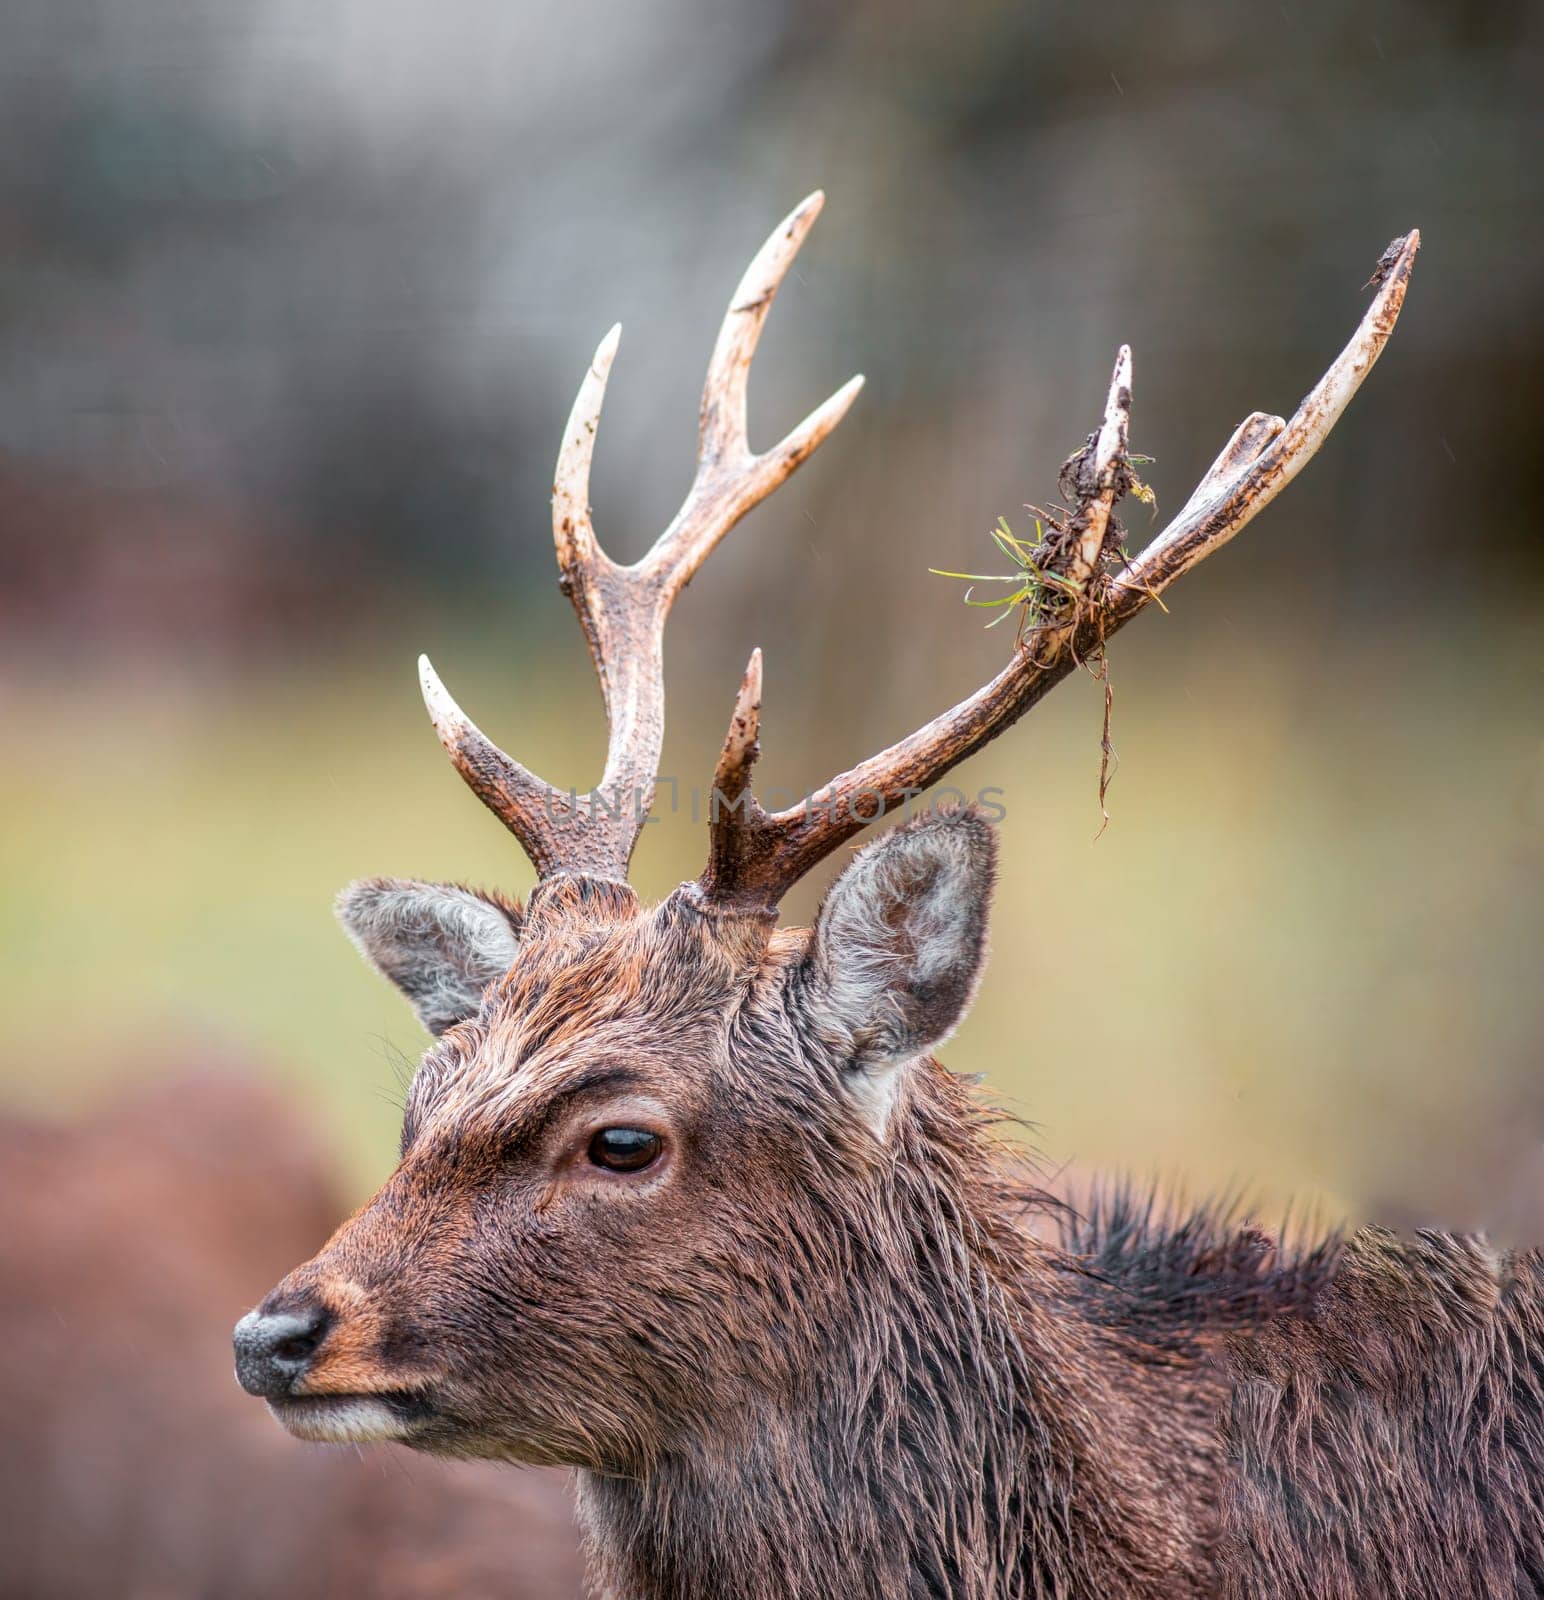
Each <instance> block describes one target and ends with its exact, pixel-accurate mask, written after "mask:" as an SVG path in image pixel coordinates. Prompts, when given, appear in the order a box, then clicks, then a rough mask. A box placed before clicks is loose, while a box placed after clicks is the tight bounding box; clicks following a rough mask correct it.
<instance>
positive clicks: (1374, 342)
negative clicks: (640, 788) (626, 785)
mask: <svg viewBox="0 0 1544 1600" xmlns="http://www.w3.org/2000/svg"><path fill="white" fill-rule="evenodd" d="M1419 248H1420V234H1419V233H1418V232H1411V233H1410V234H1408V235H1406V236H1405V237H1404V238H1402V239H1396V240H1395V241H1394V243H1393V244H1392V245H1390V246H1389V248H1388V250H1387V251H1385V253H1384V255H1383V257H1382V259H1381V260H1380V262H1379V265H1378V271H1377V273H1376V274H1375V282H1376V283H1377V284H1378V286H1379V287H1378V292H1377V294H1376V295H1375V297H1374V299H1373V302H1372V304H1371V305H1370V306H1369V307H1368V309H1367V311H1366V313H1365V315H1364V316H1363V318H1362V320H1361V324H1360V325H1359V327H1358V328H1357V331H1356V333H1355V335H1354V336H1353V337H1352V339H1351V342H1350V343H1349V344H1348V345H1347V346H1346V348H1345V349H1344V350H1343V351H1342V352H1341V354H1340V355H1339V357H1337V359H1336V360H1335V361H1334V362H1333V363H1332V364H1331V366H1330V368H1329V370H1328V371H1327V372H1326V373H1325V375H1324V376H1323V378H1321V379H1320V380H1319V382H1318V383H1317V384H1316V385H1315V386H1314V388H1313V389H1312V391H1311V392H1310V393H1309V395H1308V397H1307V398H1306V399H1305V400H1304V401H1303V403H1302V405H1301V406H1299V407H1298V409H1297V412H1296V413H1295V415H1294V416H1293V417H1292V420H1291V421H1290V422H1287V423H1283V422H1282V421H1281V419H1280V418H1279V417H1272V416H1268V415H1266V414H1264V413H1261V412H1256V413H1254V414H1253V415H1251V416H1250V417H1248V418H1246V419H1245V421H1244V422H1243V423H1242V424H1241V425H1240V426H1239V428H1238V429H1237V431H1236V432H1235V433H1234V435H1233V437H1232V439H1230V440H1229V442H1228V444H1227V445H1226V446H1225V447H1224V449H1223V451H1222V453H1221V454H1220V455H1219V456H1218V458H1217V460H1216V461H1215V462H1214V463H1213V464H1212V466H1211V468H1210V469H1209V470H1208V471H1207V473H1206V474H1205V476H1204V477H1203V478H1202V480H1201V482H1200V484H1199V485H1198V486H1197V488H1196V490H1195V492H1194V493H1193V494H1192V495H1191V497H1190V499H1189V500H1188V501H1187V502H1186V504H1185V507H1184V508H1183V510H1181V512H1180V514H1179V515H1178V516H1177V517H1176V518H1175V519H1174V521H1173V522H1171V523H1170V524H1169V526H1168V527H1167V528H1166V529H1165V530H1164V531H1163V532H1162V533H1161V534H1160V535H1159V536H1158V537H1157V538H1156V539H1154V540H1153V542H1152V543H1151V544H1150V545H1149V546H1148V548H1147V549H1146V550H1145V551H1143V553H1142V555H1141V556H1140V557H1138V558H1137V560H1136V561H1134V562H1133V563H1132V564H1131V566H1130V568H1129V569H1127V571H1126V572H1125V573H1123V574H1120V575H1117V576H1112V577H1111V578H1110V579H1109V580H1108V582H1107V584H1105V585H1104V586H1103V587H1100V586H1097V585H1096V586H1093V587H1089V588H1087V589H1086V590H1085V589H1083V588H1082V587H1081V586H1078V587H1079V589H1080V596H1079V604H1078V606H1077V609H1076V611H1075V612H1074V615H1073V619H1072V621H1071V622H1070V623H1068V624H1066V625H1064V626H1062V627H1060V628H1041V629H1037V630H1035V632H1034V640H1033V647H1032V648H1024V649H1021V650H1019V651H1018V652H1017V653H1016V655H1015V657H1014V659H1013V660H1012V661H1011V662H1010V663H1009V664H1008V665H1007V666H1006V667H1004V668H1003V670H1002V671H1001V672H999V673H998V674H997V676H996V677H995V678H993V679H992V680H991V682H990V683H988V684H986V685H984V686H983V687H982V688H981V689H978V690H977V691H976V693H975V694H973V695H971V696H970V697H969V698H968V699H965V700H963V701H961V702H960V703H959V704H958V705H957V706H955V707H953V708H952V709H951V710H949V711H946V712H944V713H943V714H942V715H940V716H937V717H935V718H934V719H933V720H932V721H931V722H929V723H927V724H926V725H925V726H924V727H922V728H919V729H918V730H917V731H916V732H915V733H913V734H911V735H909V736H908V737H907V738H905V739H902V740H900V741H899V743H897V744H894V745H892V746H891V747H890V748H889V749H888V750H884V751H881V752H880V753H879V754H878V755H876V756H871V757H870V758H869V759H868V760H867V761H864V762H862V763H860V764H859V765H858V766H856V767H854V768H852V769H851V771H848V772H844V773H841V774H840V775H838V776H837V777H835V778H833V779H832V780H831V781H830V782H829V783H828V784H826V785H825V786H824V788H823V789H821V790H818V791H816V793H815V794H814V796H813V797H812V798H811V799H810V800H807V801H806V802H805V803H804V804H802V805H800V806H797V807H794V808H791V809H790V810H787V811H779V812H776V813H775V814H772V815H768V814H766V813H765V812H763V811H761V809H760V808H759V807H757V806H755V804H754V801H753V799H752V797H750V796H749V795H748V794H746V795H744V796H743V800H742V804H741V806H740V807H739V812H740V815H739V816H738V817H737V818H736V819H735V820H734V824H733V826H732V827H721V828H715V829H714V830H713V833H712V839H711V854H710V859H709V862H708V867H707V869H706V870H705V871H704V873H703V875H702V877H701V878H700V879H699V880H698V882H697V884H696V885H695V890H696V893H697V894H698V896H699V897H700V898H702V899H704V900H707V901H712V902H715V903H717V904H719V905H730V906H737V907H740V908H742V909H745V910H765V909H767V908H769V907H772V906H775V905H776V904H777V901H778V900H779V899H780V898H781V897H782V895H783V894H784V893H786V892H787V890H788V889H789V888H790V887H791V886H792V885H793V884H794V883H796V882H797V881H798V880H799V879H800V878H801V877H803V876H804V874H805V873H806V872H808V871H809V870H810V868H811V867H813V866H814V865H815V864H816V863H817V862H818V861H820V860H821V859H822V858H823V857H825V856H827V855H829V854H830V853H831V852H832V851H833V850H835V849H837V848H838V847H839V846H840V845H841V844H842V843H843V842H845V841H846V840H848V839H850V838H852V836H853V835H854V834H856V833H858V832H860V831H861V830H862V829H863V828H864V827H866V826H867V825H868V824H869V823H870V822H872V821H874V820H876V819H877V818H878V817H880V816H882V815H884V814H885V813H886V812H889V811H892V810H894V809H895V808H896V807H897V806H899V805H902V804H903V803H905V802H906V801H908V800H910V799H911V798H913V797H915V796H917V795H919V794H921V793H922V792H923V791H924V790H925V789H927V788H928V787H930V786H931V785H932V784H934V783H936V782H937V781H938V780H939V779H940V778H941V777H943V776H944V775H945V774H946V773H947V772H949V771H950V770H951V769H952V768H954V767H955V766H957V765H958V764H959V763H960V762H961V761H963V760H965V759H966V758H967V757H968V756H971V755H973V754H974V753H975V752H976V751H978V750H980V749H981V748H982V747H983V746H984V745H986V744H989V743H990V742H991V741H992V740H993V739H995V738H996V737H997V736H998V735H999V734H1000V733H1002V732H1003V731H1004V730H1005V729H1006V728H1008V727H1011V726H1012V724H1013V723H1015V722H1016V721H1017V720H1018V719H1019V718H1020V717H1022V716H1023V715H1024V714H1025V712H1027V711H1028V710H1030V708H1031V707H1032V706H1034V705H1035V704H1036V703H1037V702H1038V701H1039V700H1040V699H1041V697H1042V696H1043V695H1045V694H1046V693H1048V692H1049V691H1050V690H1051V689H1052V688H1054V687H1055V685H1056V684H1057V683H1059V682H1060V681H1061V680H1062V679H1063V678H1065V677H1066V676H1067V675H1068V674H1069V673H1070V672H1072V671H1073V670H1074V668H1075V667H1076V666H1077V664H1078V662H1079V661H1080V660H1084V659H1086V658H1087V656H1088V654H1089V653H1090V652H1091V651H1094V650H1097V649H1099V648H1100V647H1102V645H1103V644H1104V642H1105V640H1106V639H1107V638H1108V637H1109V635H1110V634H1111V633H1113V632H1115V631H1116V629H1118V628H1120V627H1123V626H1124V625H1125V624H1126V623H1127V622H1129V621H1130V620H1131V618H1132V617H1134V616H1135V615H1136V614H1137V613H1138V612H1139V611H1141V610H1143V609H1144V608H1145V607H1146V606H1147V605H1148V604H1149V603H1150V602H1151V601H1152V600H1154V599H1156V598H1157V596H1158V595H1159V594H1160V593H1161V592H1162V591H1163V590H1164V589H1165V588H1167V587H1168V585H1169V584H1171V583H1172V582H1173V581H1174V580H1175V579H1176V578H1178V577H1179V576H1180V575H1181V574H1183V573H1184V572H1187V571H1188V570H1189V569H1190V568H1191V567H1193V566H1195V565H1196V564H1197V563H1198V562H1200V561H1203V560H1204V559H1205V558H1206V557H1207V556H1209V555H1210V554H1211V553H1212V552H1213V551H1214V550H1217V549H1220V548H1221V546H1222V545H1224V544H1225V543H1227V541H1228V540H1229V539H1231V538H1232V537H1233V536H1234V535H1235V534H1236V533H1237V532H1238V531H1239V529H1241V528H1242V527H1243V526H1244V525H1245V523H1247V522H1248V521H1249V520H1250V519H1251V518H1252V517H1254V516H1255V515H1256V514H1257V513H1258V512H1259V511H1260V510H1261V509H1262V508H1263V507H1264V506H1265V505H1267V504H1268V503H1269V502H1270V500H1271V499H1273V498H1274V497H1275V495H1276V494H1278V493H1279V492H1280V490H1281V489H1282V488H1283V487H1285V485H1286V484H1287V483H1288V482H1290V481H1291V479H1292V478H1293V477H1295V476H1296V474H1297V473H1298V472H1299V471H1301V470H1302V468H1303V466H1304V465H1305V463H1306V462H1307V460H1308V458H1309V457H1310V456H1311V455H1313V453H1314V452H1315V451H1316V450H1317V449H1318V448H1319V446H1320V445H1321V444H1322V443H1323V442H1324V439H1325V438H1326V437H1327V435H1328V434H1329V431H1330V429H1331V428H1332V427H1333V426H1334V424H1335V422H1336V421H1337V420H1338V419H1339V417H1340V415H1341V413H1342V412H1343V411H1344V410H1345V408H1346V406H1347V404H1348V403H1349V402H1350V399H1351V396H1352V395H1353V394H1355V392H1356V390H1357V389H1358V387H1360V385H1361V383H1362V381H1363V380H1364V379H1365V378H1366V376H1367V374H1368V372H1370V371H1371V370H1372V366H1373V363H1374V362H1375V361H1376V360H1377V359H1378V356H1379V354H1380V353H1381V351H1382V349H1383V346H1384V345H1385V344H1386V343H1387V342H1388V339H1389V335H1390V334H1391V333H1392V332H1393V330H1394V324H1395V322H1396V320H1397V319H1398V316H1399V312H1400V308H1401V306H1402V305H1403V304H1404V297H1405V290H1406V287H1407V285H1408V283H1409V279H1410V272H1411V268H1412V267H1413V265H1414V261H1415V255H1416V251H1417V250H1418V249H1419ZM1130 403H1131V393H1130V352H1129V351H1128V350H1126V349H1125V348H1124V347H1122V350H1121V353H1120V356H1119V357H1118V358H1117V361H1116V366H1115V374H1114V377H1113V378H1112V380H1111V384H1110V396H1109V400H1108V401H1107V403H1106V408H1105V417H1104V423H1103V425H1102V427H1101V428H1100V430H1099V433H1098V434H1097V435H1096V436H1095V438H1094V439H1093V440H1092V441H1091V448H1090V449H1089V450H1088V451H1087V453H1086V455H1085V456H1084V457H1083V458H1082V459H1080V460H1078V461H1077V462H1076V464H1075V465H1076V473H1075V475H1076V479H1077V497H1078V502H1079V503H1078V507H1077V510H1076V512H1075V514H1074V517H1073V519H1072V521H1071V523H1070V524H1069V527H1070V528H1071V530H1072V531H1073V532H1074V534H1075V535H1076V536H1077V537H1076V548H1075V552H1074V557H1073V564H1072V567H1071V569H1070V571H1071V572H1072V573H1081V574H1082V582H1083V584H1084V585H1086V584H1087V582H1088V580H1089V579H1090V578H1092V577H1094V576H1095V575H1096V573H1097V572H1098V563H1099V559H1100V556H1101V554H1102V551H1103V539H1104V533H1105V530H1106V528H1107V527H1108V522H1109V516H1110V512H1111V510H1112V509H1113V506H1114V504H1115V501H1116V500H1118V499H1119V498H1120V495H1121V494H1122V493H1124V492H1125V491H1126V488H1127V487H1129V481H1130V480H1129V476H1128V474H1129V470H1130V468H1129V460H1128V458H1127V454H1126V428H1127V422H1128V419H1129V412H1130ZM1096 535H1097V538H1096ZM741 693H742V701H743V699H744V695H745V691H744V690H743V689H742V692H741ZM758 698H759V697H758ZM736 714H737V717H738V716H739V707H738V706H737V712H736ZM742 744H743V739H740V738H737V736H736V734H735V731H734V727H733V726H731V731H730V735H729V738H728V739H726V741H725V747H724V756H723V757H722V758H721V759H720V771H721V772H725V771H728V772H731V773H737V772H740V771H742V770H743V771H744V773H745V774H746V775H747V776H748V771H749V767H748V763H747V762H737V761H735V760H734V759H732V751H733V750H735V749H738V748H740V746H741V745H742Z"/></svg>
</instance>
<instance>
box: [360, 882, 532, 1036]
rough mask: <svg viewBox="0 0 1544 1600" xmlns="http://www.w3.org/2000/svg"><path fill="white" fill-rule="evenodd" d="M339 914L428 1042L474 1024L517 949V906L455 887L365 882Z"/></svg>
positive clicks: (442, 884) (519, 920)
mask: <svg viewBox="0 0 1544 1600" xmlns="http://www.w3.org/2000/svg"><path fill="white" fill-rule="evenodd" d="M337 911H338V920H339V921H340V922H341V923H342V924H343V926H344V928H345V929H346V930H347V932H348V936H349V938H350V939H352V940H353V941H354V943H355V945H356V946H357V947H358V949H359V953H360V954H361V955H362V956H363V957H364V958H365V960H366V961H368V962H369V963H370V965H371V966H373V967H374V968H375V969H376V970H377V971H378V972H379V973H381V975H382V976H383V977H387V978H390V979H391V981H392V982H393V983H394V984H396V986H397V987H398V988H399V989H400V990H401V991H402V992H403V994H405V995H406V996H407V998H408V999H409V1000H410V1001H411V1002H412V1005H413V1009H414V1010H415V1011H416V1012H417V1013H418V1020H419V1021H420V1022H422V1023H423V1025H424V1026H425V1027H426V1028H427V1029H428V1030H429V1032H430V1033H433V1034H441V1033H444V1031H445V1030H446V1029H447V1028H450V1027H453V1026H454V1025H455V1024H456V1023H458V1022H464V1021H466V1019H467V1018H468V1017H471V1016H475V1015H476V1014H477V1009H478V1007H479V1006H480V1005H481V1004H482V996H483V990H484V989H486V988H487V987H488V985H489V984H490V983H492V982H493V981H494V980H495V979H496V978H502V977H503V976H504V974H505V973H506V972H508V971H509V969H510V967H512V966H513V965H514V961H515V957H516V955H517V954H518V953H519V949H520V922H521V918H520V908H519V906H517V905H512V904H511V903H510V902H509V901H507V900H504V899H502V898H500V897H499V896H497V895H492V894H486V893H484V892H483V891H481V890H477V889H463V888H462V887H461V886H460V885H459V884H453V883H417V882H415V881H413V880H412V879H410V878H367V879H365V880H364V881H363V882H361V883H351V884H350V885H349V886H348V888H346V889H345V890H344V891H343V893H342V894H340V895H339V896H338V905H337Z"/></svg>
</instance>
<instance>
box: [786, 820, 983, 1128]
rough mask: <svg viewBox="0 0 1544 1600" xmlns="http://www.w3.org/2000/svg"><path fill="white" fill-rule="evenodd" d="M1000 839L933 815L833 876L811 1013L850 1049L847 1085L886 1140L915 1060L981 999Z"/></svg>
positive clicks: (810, 991) (972, 823) (816, 945)
mask: <svg viewBox="0 0 1544 1600" xmlns="http://www.w3.org/2000/svg"><path fill="white" fill-rule="evenodd" d="M994 854H995V849H994V841H993V837H992V834H991V830H990V827H989V826H988V824H987V823H985V822H984V821H983V820H982V819H981V818H980V817H978V816H976V815H974V814H973V813H970V812H960V813H950V814H945V815H943V816H937V817H929V818H924V819H922V820H921V821H919V822H917V823H914V824H912V825H911V826H910V827H906V828H902V829H898V830H897V831H896V832H894V833H892V834H889V835H888V836H886V837H885V838H883V839H881V840H879V841H878V842H877V843H875V844H873V845H870V846H869V847H868V849H866V850H864V851H862V852H861V853H860V854H859V855H858V857H857V858H856V859H855V860H854V862H853V864H852V865H851V866H850V867H849V868H848V869H847V871H846V872H844V873H843V874H842V876H841V877H840V878H838V879H837V881H836V883H835V884H833V885H832V888H831V892H830V893H829V895H828V896H827V897H826V903H825V905H824V906H823V907H822V908H821V912H820V916H819V918H818V920H817V923H816V928H815V937H814V941H813V948H812V950H811V952H810V957H809V978H808V984H807V996H808V1004H809V1014H810V1020H811V1022H812V1023H813V1024H814V1025H815V1027H816V1028H817V1030H818V1032H819V1033H820V1035H821V1036H822V1038H823V1039H824V1040H825V1041H826V1042H827V1043H828V1044H831V1045H834V1046H835V1047H836V1049H837V1050H838V1051H839V1052H840V1053H841V1054H843V1055H845V1056H846V1058H847V1070H846V1071H845V1072H844V1073H843V1082H844V1083H845V1085H846V1086H847V1088H848V1090H849V1092H850V1093H851V1094H852V1096H853V1098H854V1101H855V1102H856V1104H857V1107H858V1110H859V1111H860V1113H861V1114H862V1116H863V1118H864V1120H865V1121H866V1122H867V1123H868V1124H869V1126H870V1128H871V1129H872V1130H873V1131H874V1133H875V1135H876V1137H878V1138H881V1139H883V1138H884V1136H885V1133H886V1130H887V1129H888V1127H889V1122H890V1115H891V1112H892V1110H893V1109H894V1105H895V1100H896V1096H897V1094H898V1092H899V1089H900V1086H901V1083H902V1081H903V1071H904V1069H905V1068H906V1067H907V1066H908V1065H909V1064H910V1063H911V1062H913V1061H915V1060H917V1059H918V1058H919V1057H921V1056H924V1055H927V1054H929V1053H930V1052H931V1051H932V1050H934V1049H936V1048H937V1047H938V1046H939V1045H941V1044H942V1043H943V1042H944V1041H945V1040H946V1039H947V1038H948V1037H949V1036H950V1034H952V1033H953V1032H954V1030H955V1028H956V1027H957V1026H958V1025H959V1022H960V1020H961V1019H962V1018H963V1016H964V1015H965V1013H966V1011H967V1010H968V1009H969V1006H970V1002H971V1000H972V999H973V998H974V995H975V989H976V985H977V981H978V979H979V977H980V972H981V967H982V964H983V958H984V954H985V943H986V920H987V907H988V903H989V900H990V897H991V885H992V874H993V865H994Z"/></svg>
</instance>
